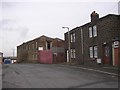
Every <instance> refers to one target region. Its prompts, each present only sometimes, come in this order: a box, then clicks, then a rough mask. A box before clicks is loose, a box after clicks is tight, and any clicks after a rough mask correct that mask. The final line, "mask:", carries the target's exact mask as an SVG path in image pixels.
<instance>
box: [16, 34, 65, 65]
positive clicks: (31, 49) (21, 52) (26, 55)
mask: <svg viewBox="0 0 120 90" xmlns="http://www.w3.org/2000/svg"><path fill="white" fill-rule="evenodd" d="M44 50H52V53H53V55H54V54H55V53H57V54H58V55H59V56H60V54H62V56H61V58H57V61H58V62H60V61H61V62H64V61H65V58H64V55H65V54H64V40H61V39H58V38H50V37H47V36H44V35H43V36H41V37H38V38H36V39H34V40H31V41H28V42H25V43H23V44H21V45H19V46H17V59H18V62H22V61H24V62H38V59H39V51H44ZM56 50H57V51H56ZM57 61H56V63H57Z"/></svg>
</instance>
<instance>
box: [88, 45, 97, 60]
mask: <svg viewBox="0 0 120 90" xmlns="http://www.w3.org/2000/svg"><path fill="white" fill-rule="evenodd" d="M89 51H90V58H98V46H93V47H89Z"/></svg>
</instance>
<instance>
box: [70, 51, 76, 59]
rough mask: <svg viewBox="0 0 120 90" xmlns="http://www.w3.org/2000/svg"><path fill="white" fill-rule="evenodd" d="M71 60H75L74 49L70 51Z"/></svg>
mask: <svg viewBox="0 0 120 90" xmlns="http://www.w3.org/2000/svg"><path fill="white" fill-rule="evenodd" d="M71 58H75V49H71Z"/></svg>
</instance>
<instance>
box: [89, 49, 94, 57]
mask: <svg viewBox="0 0 120 90" xmlns="http://www.w3.org/2000/svg"><path fill="white" fill-rule="evenodd" d="M89 51H90V58H93V47H89Z"/></svg>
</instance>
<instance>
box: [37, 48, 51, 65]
mask: <svg viewBox="0 0 120 90" xmlns="http://www.w3.org/2000/svg"><path fill="white" fill-rule="evenodd" d="M39 62H40V63H42V64H52V51H51V50H44V51H39Z"/></svg>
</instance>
